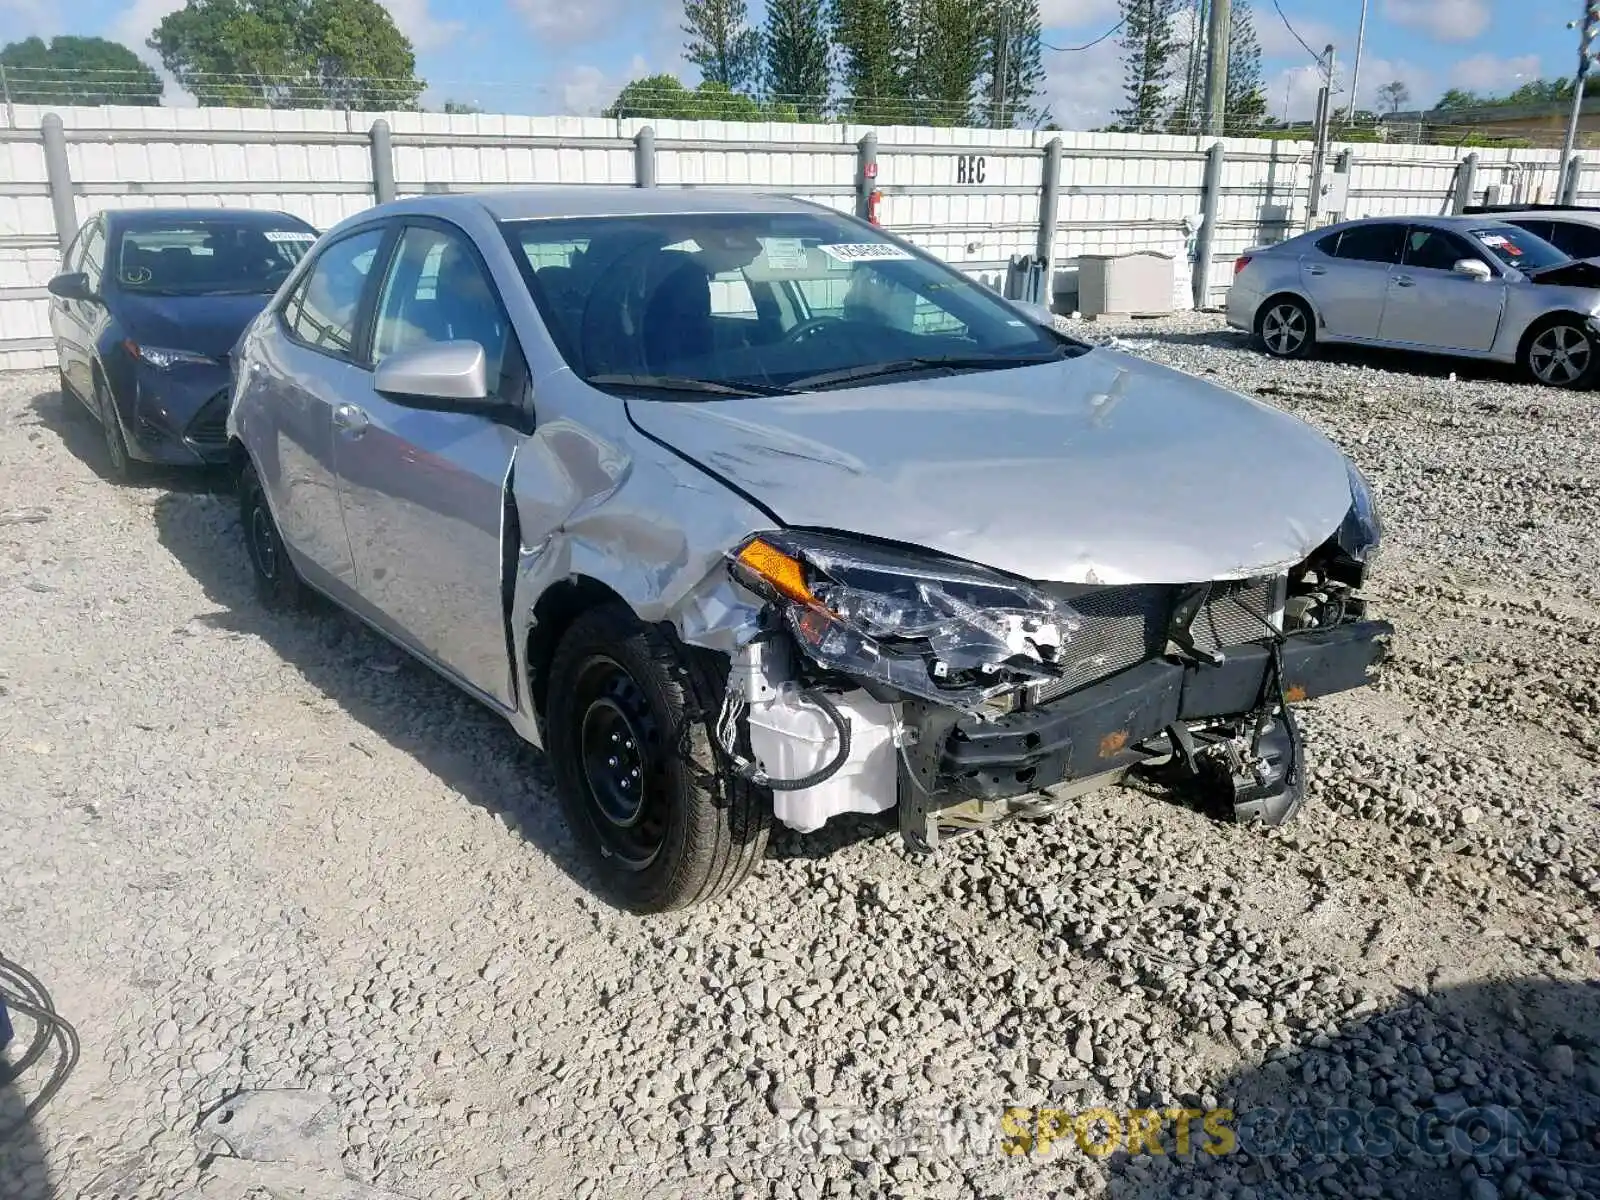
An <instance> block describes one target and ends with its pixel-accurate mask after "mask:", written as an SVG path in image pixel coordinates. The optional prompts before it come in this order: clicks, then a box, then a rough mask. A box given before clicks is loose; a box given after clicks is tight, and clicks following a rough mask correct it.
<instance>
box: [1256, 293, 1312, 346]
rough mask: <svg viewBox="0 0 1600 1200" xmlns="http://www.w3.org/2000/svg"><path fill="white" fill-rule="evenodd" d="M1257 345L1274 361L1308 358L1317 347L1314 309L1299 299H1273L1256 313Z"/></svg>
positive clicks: (1283, 297)
mask: <svg viewBox="0 0 1600 1200" xmlns="http://www.w3.org/2000/svg"><path fill="white" fill-rule="evenodd" d="M1255 333H1256V345H1258V346H1260V347H1261V349H1262V350H1264V351H1266V352H1267V354H1269V355H1270V356H1272V357H1273V358H1306V357H1308V356H1309V355H1310V354H1311V351H1312V350H1313V349H1314V348H1315V347H1316V344H1317V324H1316V318H1315V317H1314V316H1313V315H1312V312H1311V306H1310V305H1308V304H1307V303H1306V302H1305V301H1304V300H1301V299H1300V298H1298V297H1296V296H1274V297H1273V298H1272V299H1270V300H1268V301H1267V302H1266V303H1265V304H1263V305H1262V306H1261V308H1260V309H1259V310H1258V311H1257V312H1256V330H1255Z"/></svg>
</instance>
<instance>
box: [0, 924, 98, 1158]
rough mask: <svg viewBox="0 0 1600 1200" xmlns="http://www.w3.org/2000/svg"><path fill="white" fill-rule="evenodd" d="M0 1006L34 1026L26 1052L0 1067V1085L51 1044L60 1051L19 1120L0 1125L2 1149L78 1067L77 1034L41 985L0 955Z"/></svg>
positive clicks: (30, 1065) (38, 1057)
mask: <svg viewBox="0 0 1600 1200" xmlns="http://www.w3.org/2000/svg"><path fill="white" fill-rule="evenodd" d="M0 1002H3V1003H4V1004H5V1006H6V1010H7V1011H8V1012H11V1013H17V1014H20V1015H21V1016H24V1017H27V1018H29V1019H30V1020H32V1021H33V1022H34V1025H35V1030H34V1035H33V1041H32V1043H31V1044H30V1045H29V1046H28V1050H27V1052H26V1053H25V1054H24V1055H23V1056H22V1058H21V1059H20V1060H19V1061H18V1062H17V1063H16V1064H15V1065H14V1066H11V1067H5V1066H4V1065H3V1064H0V1071H3V1076H0V1083H4V1082H11V1081H15V1080H17V1079H19V1078H20V1077H21V1076H22V1074H23V1073H24V1072H25V1071H27V1070H28V1069H29V1068H31V1067H32V1066H33V1065H34V1064H35V1063H36V1062H38V1061H39V1059H41V1058H42V1057H43V1056H44V1053H45V1051H46V1050H47V1049H48V1048H49V1047H50V1045H51V1044H52V1043H55V1044H57V1045H58V1046H59V1047H60V1052H61V1056H60V1058H59V1059H58V1060H57V1061H56V1064H55V1066H54V1067H52V1068H51V1071H50V1075H49V1077H48V1078H46V1080H45V1081H44V1084H43V1085H42V1086H41V1087H40V1088H39V1090H38V1092H37V1093H35V1095H34V1097H33V1099H32V1100H31V1101H30V1102H29V1103H28V1106H27V1107H26V1108H24V1109H23V1111H22V1115H21V1116H20V1117H17V1118H15V1119H14V1120H11V1121H9V1122H7V1123H5V1124H4V1125H0V1146H3V1145H5V1144H6V1143H7V1142H10V1141H11V1140H12V1139H13V1138H15V1137H16V1136H17V1135H18V1134H19V1133H21V1132H22V1131H23V1130H24V1129H26V1128H27V1127H28V1125H29V1124H30V1123H31V1122H32V1121H33V1118H34V1117H36V1116H37V1115H38V1114H39V1111H40V1110H41V1109H43V1108H44V1106H45V1105H46V1104H49V1103H50V1101H51V1100H52V1099H54V1098H55V1095H56V1093H57V1092H59V1091H60V1090H61V1085H62V1084H64V1083H66V1081H67V1077H68V1076H69V1075H71V1074H72V1071H73V1068H74V1067H76V1066H77V1065H78V1050H79V1045H78V1031H77V1030H75V1029H74V1028H73V1027H72V1025H71V1024H70V1023H69V1022H68V1021H67V1020H66V1019H65V1018H63V1017H62V1016H61V1015H60V1014H59V1013H58V1012H56V1006H55V1001H54V1000H52V999H51V998H50V993H49V991H48V990H46V988H45V986H44V984H42V983H40V982H39V980H38V979H36V978H35V977H34V976H33V974H32V973H31V972H30V971H28V970H27V969H26V968H25V967H23V966H21V965H20V964H18V963H14V962H12V961H11V960H10V959H8V958H6V957H5V956H4V955H0Z"/></svg>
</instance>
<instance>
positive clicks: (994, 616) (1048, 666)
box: [732, 533, 1082, 711]
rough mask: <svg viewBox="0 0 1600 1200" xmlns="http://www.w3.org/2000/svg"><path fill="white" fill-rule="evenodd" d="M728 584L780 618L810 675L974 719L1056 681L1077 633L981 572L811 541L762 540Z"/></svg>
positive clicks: (747, 548) (1032, 599)
mask: <svg viewBox="0 0 1600 1200" xmlns="http://www.w3.org/2000/svg"><path fill="white" fill-rule="evenodd" d="M732 570H733V574H734V577H735V578H736V579H738V580H739V581H740V582H741V583H743V584H744V585H745V586H747V587H749V588H751V589H752V590H753V591H755V592H756V593H757V594H759V595H763V596H765V597H766V598H767V599H769V600H771V601H773V602H774V603H775V604H777V605H778V606H779V608H780V611H781V613H782V616H783V619H784V621H785V623H786V624H787V626H788V628H789V630H790V632H791V633H792V634H793V635H794V637H795V640H796V641H797V642H798V643H799V645H800V648H801V650H802V651H803V652H804V653H805V654H806V655H807V656H809V657H810V658H811V659H812V660H813V661H815V662H816V663H817V664H818V665H819V666H822V667H824V668H826V669H828V670H834V671H839V672H841V673H843V674H846V675H849V676H852V677H854V678H857V679H859V680H862V681H863V682H867V681H874V682H877V683H881V684H885V685H887V686H888V687H890V688H892V689H894V690H896V691H898V692H902V693H904V694H906V695H909V696H915V697H919V698H923V699H927V700H932V701H934V702H936V703H939V704H944V705H949V706H952V707H956V708H962V709H966V710H969V711H977V710H978V709H979V707H980V706H981V705H982V704H983V702H984V701H985V700H988V699H989V698H991V697H993V696H996V695H998V694H1000V693H1002V692H1005V691H1009V690H1011V689H1013V688H1015V687H1017V686H1019V685H1021V684H1025V683H1030V682H1037V681H1040V680H1049V679H1054V678H1056V677H1057V676H1059V674H1060V673H1061V672H1060V669H1059V668H1058V667H1057V665H1056V664H1057V662H1058V661H1059V660H1060V658H1061V649H1062V647H1063V646H1065V645H1066V644H1067V642H1068V641H1069V640H1070V638H1071V636H1072V634H1073V633H1075V632H1076V631H1077V630H1078V629H1079V628H1080V627H1081V625H1082V618H1081V617H1080V616H1079V615H1078V614H1077V613H1076V612H1075V611H1074V610H1073V609H1072V608H1070V607H1069V606H1068V605H1066V604H1064V603H1062V602H1061V601H1060V600H1057V599H1055V598H1054V597H1052V596H1048V595H1046V594H1044V593H1043V592H1041V591H1039V590H1038V589H1036V588H1033V587H1031V586H1029V585H1028V584H1027V583H1024V582H1021V581H1018V580H1014V579H1010V578H1008V577H1006V576H1004V575H1001V574H999V573H998V572H994V571H990V570H988V569H986V568H984V567H980V566H976V565H971V564H966V563H959V562H952V561H949V560H945V559H940V558H936V557H934V556H932V555H928V556H926V557H924V556H920V555H914V554H908V553H904V552H901V551H897V550H892V549H887V548H882V547H878V546H872V545H867V544H864V543H859V542H853V541H849V540H846V539H843V538H835V537H828V536H824V535H817V534H804V535H801V534H789V533H783V534H763V535H761V536H760V537H757V538H753V539H751V540H750V541H748V542H746V543H745V544H744V545H743V546H741V547H740V548H739V550H738V551H737V552H736V553H735V554H734V555H732Z"/></svg>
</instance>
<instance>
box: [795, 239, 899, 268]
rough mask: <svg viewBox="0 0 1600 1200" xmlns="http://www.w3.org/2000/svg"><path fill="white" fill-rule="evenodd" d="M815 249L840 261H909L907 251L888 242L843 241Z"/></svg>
mask: <svg viewBox="0 0 1600 1200" xmlns="http://www.w3.org/2000/svg"><path fill="white" fill-rule="evenodd" d="M817 249H818V250H821V251H822V252H823V253H824V254H826V255H827V256H828V257H829V258H831V259H833V260H834V261H835V262H842V263H858V262H886V261H909V260H910V258H911V255H910V254H909V253H908V252H907V251H905V250H902V249H901V248H900V247H899V246H894V245H890V244H889V243H888V242H843V243H838V244H835V245H832V246H818V247H817Z"/></svg>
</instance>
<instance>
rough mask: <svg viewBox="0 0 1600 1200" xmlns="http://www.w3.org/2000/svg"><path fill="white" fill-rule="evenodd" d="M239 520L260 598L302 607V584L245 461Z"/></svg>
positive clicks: (284, 607) (274, 605)
mask: <svg viewBox="0 0 1600 1200" xmlns="http://www.w3.org/2000/svg"><path fill="white" fill-rule="evenodd" d="M239 524H240V526H241V527H242V528H243V530H244V546H245V552H246V553H247V554H248V555H249V556H250V569H251V573H252V574H253V575H254V576H255V581H256V594H257V595H258V596H260V597H261V602H262V603H263V604H265V605H266V606H267V607H268V608H271V609H274V610H277V611H288V610H290V609H296V608H302V607H304V605H305V598H306V594H305V585H304V584H303V583H301V582H300V576H299V575H298V574H297V573H296V571H295V569H294V564H293V563H292V562H290V561H289V551H288V550H287V549H286V548H285V546H284V544H283V535H282V534H280V533H279V532H278V523H277V522H276V521H274V520H273V519H272V510H271V509H270V508H268V507H267V496H266V492H265V490H264V489H263V488H262V486H261V479H260V477H259V476H257V475H256V468H255V464H254V463H246V464H245V466H244V470H242V471H241V472H240V473H239Z"/></svg>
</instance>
